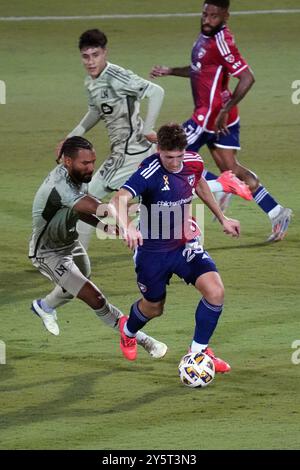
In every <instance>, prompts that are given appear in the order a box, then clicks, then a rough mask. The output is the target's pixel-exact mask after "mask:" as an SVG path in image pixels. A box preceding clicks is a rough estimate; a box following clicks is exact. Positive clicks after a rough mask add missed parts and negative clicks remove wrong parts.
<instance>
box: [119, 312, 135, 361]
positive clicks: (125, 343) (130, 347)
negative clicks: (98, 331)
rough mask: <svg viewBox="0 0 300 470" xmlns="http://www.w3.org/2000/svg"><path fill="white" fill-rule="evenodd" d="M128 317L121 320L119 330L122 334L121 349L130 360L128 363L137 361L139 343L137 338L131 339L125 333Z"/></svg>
mask: <svg viewBox="0 0 300 470" xmlns="http://www.w3.org/2000/svg"><path fill="white" fill-rule="evenodd" d="M127 320H128V317H126V316H123V317H121V318H120V320H119V330H120V333H121V339H120V348H121V351H122V353H123V356H124V357H125V358H126V359H128V361H135V360H136V357H137V342H136V338H135V337H134V338H130V337H129V336H126V335H125V333H124V325H125V323H126V322H127Z"/></svg>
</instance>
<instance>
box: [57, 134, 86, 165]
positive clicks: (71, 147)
mask: <svg viewBox="0 0 300 470" xmlns="http://www.w3.org/2000/svg"><path fill="white" fill-rule="evenodd" d="M80 149H85V150H93V145H92V144H91V142H90V141H88V140H87V139H85V138H84V137H78V136H74V137H69V138H68V139H66V140H65V141H64V143H63V145H62V147H61V149H60V152H59V155H58V157H57V160H56V161H57V163H59V162H60V161H61V158H62V157H63V156H64V157H70V158H74V157H76V156H77V154H78V151H79V150H80Z"/></svg>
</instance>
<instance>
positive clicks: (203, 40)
mask: <svg viewBox="0 0 300 470" xmlns="http://www.w3.org/2000/svg"><path fill="white" fill-rule="evenodd" d="M229 6H230V1H229V0H205V2H204V5H203V10H202V19H201V32H200V34H199V36H198V38H197V39H196V41H195V43H194V45H193V49H192V58H191V64H190V65H189V66H186V67H177V68H176V67H165V66H155V67H154V68H153V69H152V71H151V77H152V78H155V77H163V76H167V75H175V76H179V77H188V78H190V81H191V87H192V94H193V99H194V111H193V115H192V117H191V119H189V120H187V121H186V122H185V123H184V124H183V126H184V128H185V131H186V134H187V138H188V147H187V149H188V150H193V151H198V150H199V149H200V148H201V147H202V146H203V145H207V146H208V148H209V150H210V152H211V154H212V156H213V158H214V160H215V163H216V165H217V166H218V168H219V169H220V170H221V171H222V172H224V171H226V170H232V171H233V173H234V174H235V175H236V176H237V177H238V178H239V179H240V180H242V181H244V182H245V183H246V184H247V185H248V186H249V188H250V190H251V192H252V195H253V199H254V200H255V202H256V203H257V204H258V205H259V206H260V208H261V209H262V210H263V211H264V212H265V213H266V214H268V216H269V218H270V220H271V223H272V234H271V235H270V237H269V238H268V241H279V240H282V239H283V237H284V236H285V234H286V232H287V229H288V225H289V223H290V220H291V216H292V211H291V209H288V208H285V207H283V206H281V205H280V204H279V203H278V202H277V201H276V200H275V199H274V198H273V197H272V196H271V195H270V194H269V192H268V191H267V189H266V188H265V187H264V186H263V185H262V184H261V183H260V181H259V179H258V177H257V176H256V174H255V173H253V172H252V171H251V170H249V169H247V168H245V167H244V166H242V165H241V164H240V163H239V161H238V160H237V151H238V150H240V139H239V135H240V124H239V113H238V108H237V104H238V103H239V102H240V101H241V100H242V99H243V98H244V96H245V95H246V94H247V93H248V91H249V90H250V88H251V86H252V85H253V83H254V81H255V80H254V76H253V73H252V71H251V69H250V68H249V65H248V64H247V62H246V61H245V59H244V58H243V57H242V55H241V54H240V52H239V50H238V48H237V46H236V44H235V40H234V37H233V35H232V33H231V31H230V30H229V28H228V26H227V24H226V22H227V20H228V18H229ZM230 77H236V78H237V79H238V84H237V86H236V88H235V90H234V91H233V93H231V91H230V90H229V79H230ZM205 178H206V179H207V180H215V179H216V178H217V177H216V175H214V174H213V173H210V172H206V174H205ZM228 197H230V195H228Z"/></svg>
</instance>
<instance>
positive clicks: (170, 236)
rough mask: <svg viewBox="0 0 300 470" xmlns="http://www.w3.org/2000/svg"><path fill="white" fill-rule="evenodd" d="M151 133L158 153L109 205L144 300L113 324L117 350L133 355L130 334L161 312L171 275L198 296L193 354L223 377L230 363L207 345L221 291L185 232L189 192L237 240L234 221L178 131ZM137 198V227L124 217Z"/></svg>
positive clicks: (210, 263) (218, 281)
mask: <svg viewBox="0 0 300 470" xmlns="http://www.w3.org/2000/svg"><path fill="white" fill-rule="evenodd" d="M157 136H158V153H156V154H154V155H152V156H151V157H148V158H146V159H145V160H144V161H143V163H142V165H141V167H140V168H139V169H138V170H137V171H136V172H135V173H134V174H133V175H132V176H131V177H130V178H129V180H128V181H127V182H126V183H125V184H124V185H123V187H122V188H121V189H120V190H119V191H118V193H117V194H116V195H115V196H114V197H113V198H112V200H111V205H112V207H113V208H112V212H113V209H114V210H115V216H116V219H117V221H118V223H119V226H120V229H121V230H122V233H123V237H124V240H125V241H126V243H127V245H128V246H129V247H130V248H132V249H135V250H136V252H135V256H134V259H135V270H136V273H137V284H138V286H139V289H140V291H141V294H142V299H140V300H138V301H136V302H135V303H134V304H133V305H132V307H131V310H130V315H129V318H128V319H127V318H126V317H125V316H124V317H122V319H121V320H120V322H119V327H120V331H121V343H120V347H121V350H122V351H123V355H124V356H125V357H126V358H127V359H129V360H134V359H135V358H136V354H137V351H136V350H137V348H136V334H137V332H138V331H139V330H140V329H141V328H143V327H144V326H145V324H146V323H147V322H148V321H149V320H151V319H152V318H154V317H157V316H159V315H161V314H162V313H163V309H164V303H165V299H166V285H167V284H169V281H170V279H171V277H172V275H173V274H177V276H179V277H180V278H182V279H184V281H185V282H186V283H187V284H193V285H194V286H195V287H196V289H197V290H198V291H199V292H200V293H201V294H202V296H203V297H202V299H201V300H200V302H199V304H198V306H197V309H196V326H195V333H194V338H193V341H192V344H191V351H192V352H196V351H205V352H206V353H207V354H208V355H209V356H210V357H211V358H212V359H213V362H214V364H215V368H216V371H217V372H228V371H229V370H230V366H229V364H227V363H226V362H225V361H223V360H222V359H220V358H217V357H215V355H214V353H213V351H212V350H211V349H210V348H209V347H208V343H209V340H210V338H211V336H212V334H213V332H214V330H215V328H216V326H217V322H218V319H219V317H220V315H221V312H222V308H223V299H224V287H223V283H222V280H221V277H220V275H219V274H218V272H217V268H216V265H215V263H214V261H213V260H212V259H211V257H210V256H209V254H208V253H207V252H206V251H204V250H203V248H202V246H201V245H200V241H199V237H196V238H195V232H193V230H191V229H190V228H189V227H190V221H191V219H190V211H189V209H190V203H191V201H192V199H193V193H194V191H195V192H196V194H197V196H198V197H199V198H200V199H201V200H202V201H203V202H204V203H205V204H206V205H207V206H208V207H209V209H210V210H211V211H212V212H213V214H214V215H215V216H216V218H217V219H218V221H219V222H220V224H221V226H222V228H223V231H224V232H225V233H226V234H228V235H232V236H233V237H238V236H239V234H240V224H239V222H238V221H237V220H233V219H228V218H226V217H225V216H224V214H223V213H222V211H221V209H220V207H219V205H218V204H217V202H216V200H215V199H214V197H213V195H212V193H211V191H210V189H209V186H208V184H207V182H206V180H205V179H204V178H203V176H202V174H203V169H204V166H203V161H202V159H201V157H200V156H199V155H198V154H197V153H195V152H191V151H185V148H186V145H187V138H186V134H185V132H184V129H183V128H182V127H181V126H180V125H178V124H167V125H164V126H162V127H161V128H160V129H159V131H158V133H157ZM136 196H140V197H141V204H142V205H141V211H140V225H139V229H137V228H136V227H135V226H134V225H133V224H132V223H130V219H129V218H128V216H127V209H128V204H129V203H130V201H131V200H132V198H134V197H136ZM167 227H169V231H168V230H166V228H167Z"/></svg>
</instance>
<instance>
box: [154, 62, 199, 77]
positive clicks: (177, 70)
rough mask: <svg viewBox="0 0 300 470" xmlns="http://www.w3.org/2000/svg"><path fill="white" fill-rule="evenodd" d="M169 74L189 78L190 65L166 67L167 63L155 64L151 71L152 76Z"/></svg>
mask: <svg viewBox="0 0 300 470" xmlns="http://www.w3.org/2000/svg"><path fill="white" fill-rule="evenodd" d="M168 75H173V76H175V77H185V78H189V77H190V66H189V65H187V66H185V67H166V66H165V65H155V66H154V67H153V68H152V70H151V72H150V78H158V77H166V76H168Z"/></svg>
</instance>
